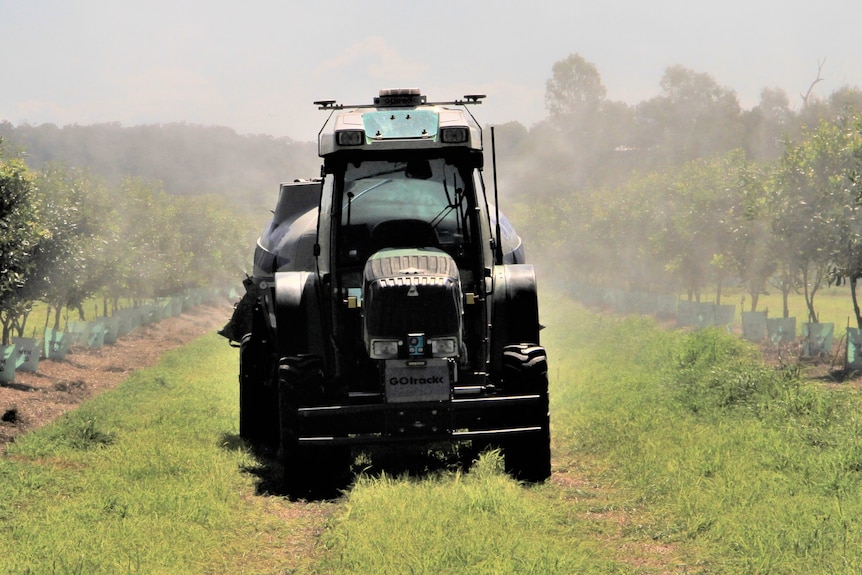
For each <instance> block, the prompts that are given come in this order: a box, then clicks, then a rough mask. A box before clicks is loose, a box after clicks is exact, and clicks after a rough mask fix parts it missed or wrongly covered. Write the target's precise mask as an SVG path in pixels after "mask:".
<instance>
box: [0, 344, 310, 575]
mask: <svg viewBox="0 0 862 575" xmlns="http://www.w3.org/2000/svg"><path fill="white" fill-rule="evenodd" d="M235 374H236V353H235V350H232V349H231V348H229V347H228V346H227V345H225V343H224V341H223V340H222V339H221V338H219V337H218V336H215V335H212V336H207V337H205V338H203V339H201V340H199V341H198V342H196V343H194V344H192V345H190V346H188V347H186V348H184V349H183V350H180V351H175V352H171V353H169V354H167V355H166V357H165V358H164V360H163V361H162V362H161V363H160V364H159V365H158V366H157V367H155V368H152V369H149V370H145V371H141V372H138V373H137V374H135V375H133V376H132V377H131V378H130V379H128V380H127V381H126V382H124V383H123V384H122V386H121V387H119V388H117V389H116V390H114V391H112V392H109V393H106V394H103V395H101V396H99V397H98V398H96V399H94V400H92V401H90V402H88V403H86V404H84V405H83V406H82V407H81V408H79V409H78V410H76V411H74V412H71V413H69V414H67V415H66V416H65V417H63V418H61V419H60V420H58V421H57V422H56V423H55V424H54V425H52V426H49V427H47V428H44V429H41V430H38V431H35V432H33V433H30V434H28V435H27V436H25V437H23V438H20V439H19V441H17V442H16V443H15V444H14V445H12V446H10V447H9V449H8V451H7V456H6V457H3V458H0V572H2V573H40V574H41V573H87V574H97V573H106V574H108V573H110V574H116V573H224V572H235V573H256V572H260V573H266V572H271V571H270V568H271V567H272V566H273V564H278V563H279V562H281V561H284V559H285V558H284V557H279V556H278V553H276V554H275V555H273V551H272V549H269V548H266V547H263V548H261V549H256V548H255V547H254V546H251V545H250V542H252V541H255V540H258V539H261V538H264V537H265V538H266V540H268V541H271V542H275V543H276V544H277V543H278V542H286V541H288V540H290V539H292V538H293V537H294V532H295V530H296V529H297V528H301V527H302V525H301V524H302V520H297V521H283V520H282V521H279V520H278V517H277V515H273V514H272V513H269V512H266V511H264V510H265V509H266V508H267V507H269V506H271V502H267V501H265V500H261V499H255V498H254V497H253V494H254V492H255V485H254V483H255V482H254V477H253V475H251V474H248V473H242V472H241V470H242V469H250V468H254V467H256V466H257V465H258V463H257V462H256V461H255V460H254V459H253V458H252V457H251V455H250V454H249V453H247V451H246V450H244V449H243V448H241V444H240V443H239V442H238V441H237V439H236V435H235V434H236V428H237V424H236V398H235V381H236V375H235ZM277 546H278V545H276V547H277Z"/></svg>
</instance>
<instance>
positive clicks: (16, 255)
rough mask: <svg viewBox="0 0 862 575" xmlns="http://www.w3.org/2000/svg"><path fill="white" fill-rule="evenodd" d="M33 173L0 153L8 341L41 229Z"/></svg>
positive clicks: (0, 307) (0, 306)
mask: <svg viewBox="0 0 862 575" xmlns="http://www.w3.org/2000/svg"><path fill="white" fill-rule="evenodd" d="M33 187H34V186H33V177H32V175H31V174H30V172H29V170H28V169H27V167H26V166H25V165H24V162H23V161H21V160H18V159H4V158H3V157H0V325H2V341H0V344H2V345H8V344H9V338H10V332H11V329H12V325H13V323H14V322H15V320H16V319H17V317H18V316H19V315H20V314H21V313H23V312H24V311H25V310H26V309H27V306H28V305H29V304H30V301H31V300H30V299H29V298H28V295H30V294H29V293H28V291H29V288H30V286H31V285H32V283H33V281H34V274H33V272H34V268H35V265H34V258H35V257H36V255H37V254H38V251H37V246H38V244H39V238H40V235H41V233H42V230H41V229H40V227H39V224H38V222H37V214H36V209H35V206H34V202H33V198H32V195H33Z"/></svg>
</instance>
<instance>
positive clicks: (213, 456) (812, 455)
mask: <svg viewBox="0 0 862 575" xmlns="http://www.w3.org/2000/svg"><path fill="white" fill-rule="evenodd" d="M543 306H544V309H546V310H553V314H549V313H546V314H544V315H545V321H546V323H548V324H549V325H548V328H547V330H546V331H545V332H543V334H544V335H543V338H544V343H545V345H546V346H547V348H548V351H549V357H550V366H551V374H550V375H551V411H552V442H553V443H552V447H553V453H554V478H553V479H552V481H550V482H548V483H546V484H544V485H537V486H522V485H520V484H518V483H516V482H514V481H512V480H511V479H510V478H508V477H507V476H506V475H505V474H504V473H502V471H501V468H500V458H499V455H498V454H496V453H489V454H485V455H483V456H482V457H480V458H479V460H478V461H477V462H476V463H475V464H474V465H473V466H472V468H471V469H470V470H469V472H463V471H460V470H457V469H454V470H453V469H443V470H438V471H432V472H426V473H421V474H414V475H406V474H405V475H392V474H387V473H386V472H384V473H379V474H375V475H361V476H359V477H358V478H357V480H356V484H355V485H354V486H352V487H351V488H350V489H348V490H347V491H346V493H345V494H344V496H343V497H341V498H340V499H339V500H337V501H336V502H322V503H306V502H298V503H293V502H290V501H287V500H285V499H284V498H282V497H279V496H277V495H271V494H266V493H261V489H262V487H261V483H260V478H259V477H256V476H255V473H249V471H250V470H251V471H254V470H256V469H259V468H260V466H261V465H262V464H263V462H261V461H259V460H257V459H255V458H254V457H253V456H252V455H251V454H250V453H249V452H248V451H247V450H246V449H244V448H243V446H242V444H241V442H239V441H238V439H237V437H236V427H237V424H236V383H235V382H236V353H235V350H232V349H230V348H228V347H227V346H226V345H225V344H224V342H223V341H221V340H220V339H219V338H217V336H214V335H213V336H207V337H205V338H202V339H201V340H199V341H197V342H195V343H194V344H192V345H191V346H188V347H186V348H184V349H183V350H181V351H179V352H172V353H170V354H168V355H167V356H166V357H165V359H164V361H162V362H161V363H160V364H159V366H157V367H156V368H153V369H150V370H145V371H142V372H139V373H138V374H136V375H134V376H133V377H132V378H130V379H129V380H128V381H126V382H125V383H124V384H123V385H122V386H121V387H120V388H118V389H116V390H115V391H113V392H109V393H107V394H104V395H102V396H100V397H99V398H97V399H95V400H93V401H90V402H88V403H87V404H85V405H83V406H82V407H81V408H80V409H78V410H77V411H75V412H73V413H70V414H68V415H67V416H65V417H64V418H62V419H61V420H59V421H58V422H56V423H55V424H54V425H52V426H50V427H47V428H45V429H42V430H39V431H37V432H34V433H31V434H28V435H27V436H25V437H23V438H21V439H20V440H19V441H18V442H17V443H16V444H15V445H14V446H12V447H11V448H10V450H9V452H8V454H7V456H6V457H3V458H0V572H10V573H224V572H235V573H311V574H318V573H327V574H329V573H334V574H348V573H398V574H401V573H443V574H445V573H480V574H481V573H584V574H590V573H595V574H608V573H610V574H614V573H619V574H638V575H652V574H659V573H690V574H693V573H701V574H707V573H709V574H716V573H721V574H737V573H738V574H766V573H770V574H771V573H806V574H821V573H822V574H826V573H853V572H862V519H860V518H862V497H860V495H862V492H860V490H862V433H860V432H862V421H860V418H859V415H858V413H859V407H860V397H859V395H858V393H857V392H856V391H854V390H853V389H852V388H850V387H847V388H838V387H835V386H831V387H821V386H818V385H816V384H814V383H810V382H805V381H802V380H800V379H799V378H798V377H797V374H796V373H794V372H793V371H781V370H778V371H776V370H774V369H771V368H770V369H767V368H764V367H763V366H762V364H761V363H760V361H759V357H758V355H757V354H758V352H757V350H756V349H754V348H753V347H751V346H749V345H748V344H747V343H745V342H743V341H741V340H740V339H739V338H737V337H735V336H731V335H728V334H726V333H723V332H722V331H720V330H704V331H700V332H696V333H684V332H679V331H668V330H662V329H660V328H659V327H658V326H657V325H656V324H655V323H654V322H653V321H651V320H649V319H644V318H620V317H617V316H612V315H596V314H591V313H589V312H587V311H585V310H584V309H583V308H581V307H580V306H578V305H576V304H574V303H572V302H570V301H568V300H565V299H563V298H548V299H546V300H545V301H544V302H543ZM315 534H319V536H316V535H315Z"/></svg>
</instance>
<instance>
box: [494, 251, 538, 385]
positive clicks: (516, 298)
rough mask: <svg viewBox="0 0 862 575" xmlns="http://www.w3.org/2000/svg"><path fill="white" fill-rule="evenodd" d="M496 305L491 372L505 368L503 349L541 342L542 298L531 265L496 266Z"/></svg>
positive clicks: (497, 371)
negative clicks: (540, 303) (540, 302)
mask: <svg viewBox="0 0 862 575" xmlns="http://www.w3.org/2000/svg"><path fill="white" fill-rule="evenodd" d="M493 301H494V303H493V305H494V307H493V310H492V312H491V313H492V315H491V325H492V329H493V337H492V341H493V347H492V349H491V371H492V372H493V373H497V374H499V373H500V371H501V369H502V358H503V348H504V347H505V346H507V345H512V344H519V343H533V344H538V343H539V330H540V329H541V326H540V325H539V301H538V296H537V290H536V272H535V270H534V268H533V266H532V265H530V264H509V265H502V266H495V267H494V299H493Z"/></svg>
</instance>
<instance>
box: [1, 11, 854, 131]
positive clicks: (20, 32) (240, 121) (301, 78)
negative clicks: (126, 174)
mask: <svg viewBox="0 0 862 575" xmlns="http://www.w3.org/2000/svg"><path fill="white" fill-rule="evenodd" d="M860 22H862V2H860V1H859V0H818V2H812V1H811V0H805V1H802V0H781V1H778V0H768V1H763V0H724V1H723V2H703V1H700V0H653V1H651V2H644V1H643V0H640V1H632V0H616V1H615V2H600V1H593V2H583V1H578V0H554V1H544V0H534V1H533V2H513V1H510V0H462V1H460V2H455V1H451V0H435V1H433V2H418V1H414V0H402V1H400V2H397V1H392V0H363V1H361V2H359V1H357V2H351V1H347V0H324V1H321V0H313V1H308V2H305V1H303V2H300V1H298V0H278V1H270V0H242V1H240V0H208V1H191V0H146V1H141V0H119V1H118V0H30V1H27V0H0V74H2V81H0V121H3V120H5V121H9V122H11V123H12V124H14V125H20V124H25V123H26V124H31V125H39V124H44V123H52V124H56V125H58V126H64V125H70V124H80V125H86V124H98V123H107V122H116V123H119V124H120V125H123V126H134V125H140V124H166V123H173V122H185V123H189V124H200V125H206V126H227V127H230V128H233V129H234V130H236V131H237V132H238V133H241V134H268V135H271V136H273V137H278V138H280V137H289V138H292V139H294V140H299V141H314V140H315V139H316V137H317V133H318V130H319V129H320V127H321V125H322V124H323V122H324V120H325V119H326V113H325V112H322V111H319V110H317V108H316V107H315V106H314V105H313V104H312V102H314V101H315V100H322V99H335V100H337V101H338V102H339V103H341V104H346V105H349V104H365V103H370V102H371V100H372V98H373V97H374V96H376V95H377V94H378V91H379V90H380V89H381V88H413V87H416V88H420V89H421V90H422V93H423V94H425V95H426V96H428V99H429V100H430V101H450V100H454V99H457V98H461V97H462V96H464V95H465V94H476V93H479V94H486V95H487V98H486V100H485V101H484V103H483V104H482V105H481V106H480V107H477V108H474V109H473V112H474V114H475V115H476V116H477V118H478V119H479V121H480V122H481V123H483V124H485V125H491V124H503V123H507V122H513V121H515V122H520V123H521V124H523V125H524V126H526V127H528V128H529V127H531V126H532V125H534V124H535V123H537V122H539V121H541V120H543V119H544V118H545V117H546V116H547V112H546V109H545V101H544V96H545V85H546V82H547V80H548V79H549V78H550V77H551V75H552V67H553V65H554V63H555V62H557V61H560V60H563V59H565V58H566V57H567V56H569V55H570V54H574V53H577V54H580V55H581V56H583V57H584V58H585V59H586V60H587V61H589V62H591V63H593V64H594V65H595V66H596V68H597V69H598V71H599V74H600V75H601V78H602V81H603V82H604V84H605V86H606V88H607V98H608V99H610V100H615V101H623V102H626V103H628V104H631V105H634V104H637V103H638V102H641V101H644V100H648V99H650V98H653V97H655V96H658V95H660V93H661V88H660V85H659V82H660V80H661V77H662V75H663V73H664V71H665V69H666V68H668V67H669V66H674V65H681V66H684V67H686V68H689V69H691V70H693V71H695V72H701V73H706V74H709V75H710V76H711V77H712V78H713V79H714V80H715V81H716V82H717V83H718V84H719V85H721V86H724V87H726V88H729V89H731V90H733V91H735V92H736V93H737V96H738V98H739V101H740V104H741V106H742V107H743V108H744V109H750V108H752V107H754V106H756V105H757V103H758V102H759V98H760V92H761V90H762V89H763V88H780V89H783V90H784V91H785V92H786V93H787V95H788V97H789V99H790V103H791V106H792V107H794V108H798V107H799V105H800V103H801V97H800V94H802V93H804V92H805V91H806V90H807V89H808V87H809V85H810V84H811V83H812V81H813V80H814V79H815V78H816V77H817V73H818V66H819V65H821V64H822V73H821V77H822V78H823V81H822V82H820V83H818V84H817V86H816V87H815V89H814V94H815V95H817V96H819V97H828V95H829V94H831V93H832V92H834V91H835V90H837V89H839V88H841V87H843V86H852V87H857V88H859V87H862V40H860V30H862V28H860Z"/></svg>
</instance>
